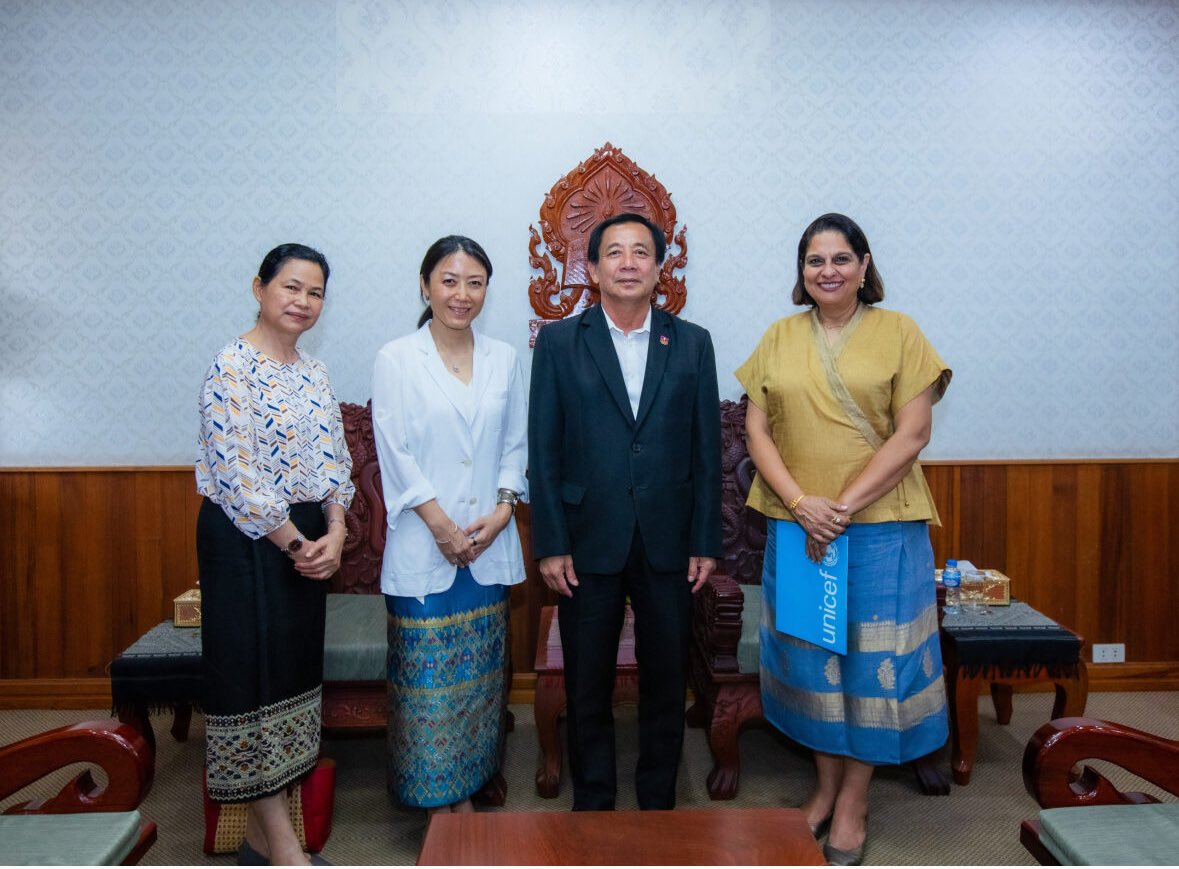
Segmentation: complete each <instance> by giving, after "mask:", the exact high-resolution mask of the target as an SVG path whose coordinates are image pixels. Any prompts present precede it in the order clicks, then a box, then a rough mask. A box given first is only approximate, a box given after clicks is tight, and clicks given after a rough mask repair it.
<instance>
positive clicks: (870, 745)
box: [761, 522, 949, 764]
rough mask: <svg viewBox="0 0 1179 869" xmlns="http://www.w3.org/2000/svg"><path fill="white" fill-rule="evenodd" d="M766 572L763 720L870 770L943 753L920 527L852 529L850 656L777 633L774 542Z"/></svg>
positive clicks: (929, 561) (925, 543) (944, 728)
mask: <svg viewBox="0 0 1179 869" xmlns="http://www.w3.org/2000/svg"><path fill="white" fill-rule="evenodd" d="M769 525H770V529H769V530H770V534H769V537H768V539H767V540H766V555H765V565H764V567H763V572H762V596H763V607H762V621H761V693H762V705H763V707H764V710H765V716H766V719H767V720H769V721H770V723H772V724H773V725H774V726H775V727H777V728H778V729H779V730H781V731H782V732H783V733H785V734H786V735H787V736H789V737H790V738H791V739H793V740H794V741H796V742H799V743H801V744H802V745H805V746H808V747H809V748H812V749H814V750H816V751H822V752H826V753H828V754H836V755H842V756H845V757H852V758H855V759H856V760H860V761H863V762H865V763H871V764H897V763H905V762H908V761H910V760H915V759H916V758H919V757H921V756H922V755H925V754H928V753H929V752H931V751H934V750H936V749H938V748H940V747H941V746H942V745H943V744H945V741H946V737H947V734H948V728H949V724H948V719H947V717H946V690H945V683H944V680H943V679H942V656H941V648H940V646H939V643H938V627H937V592H936V587H935V585H934V577H933V549H932V547H931V546H930V543H929V529H928V528H927V527H926V524H925V523H924V522H882V523H875V524H864V525H855V524H853V525H851V526H850V527H849V528H848V529H847V532H846V533H847V537H848V641H847V655H846V656H844V655H837V654H834V653H833V652H829V651H827V650H826V649H821V648H819V647H818V646H815V645H812V644H811V643H807V642H805V641H803V640H799V639H796V638H794V637H791V636H787V635H786V634H782V633H779V632H778V631H777V630H775V629H774V613H775V609H776V601H775V588H776V580H777V577H776V576H775V571H776V564H777V558H776V535H775V533H774V531H775V529H774V523H773V522H771V523H769Z"/></svg>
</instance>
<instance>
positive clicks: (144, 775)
mask: <svg viewBox="0 0 1179 869" xmlns="http://www.w3.org/2000/svg"><path fill="white" fill-rule="evenodd" d="M74 763H88V764H91V765H93V766H97V767H101V768H102V770H103V772H105V773H106V777H107V784H106V785H105V786H101V785H98V784H97V783H95V781H94V778H93V776H91V774H90V771H89V770H86V771H84V772H82V773H80V774H79V775H77V776H76V777H74V779H73V780H72V781H70V782H69V783H68V784H67V785H66V786H65V787H63V788H62V789H61V790H60V791H59V792H58V793H57V794H56V795H54V796H51V797H48V798H45V799H40V800H33V801H30V802H26V803H20V804H19V805H15V806H12V807H10V808H8V809H7V810H5V812H4V814H7V815H16V814H22V815H23V814H64V813H72V812H85V811H95V812H129V811H131V810H132V809H134V808H135V807H136V806H138V805H139V804H140V803H141V802H142V801H143V798H144V797H145V796H147V792H148V790H149V789H150V787H151V780H152V771H153V766H154V760H153V757H152V751H151V748H149V747H148V744H147V741H146V740H144V738H143V737H142V736H140V735H139V732H138V731H136V730H135V728H133V727H131V726H130V725H128V724H121V723H120V722H118V721H114V720H104V721H84V722H82V723H81V724H72V725H69V726H67V727H59V728H57V729H56V730H49V731H46V732H45V733H39V734H37V735H36V736H30V737H29V738H28V739H22V740H20V741H19V742H14V743H12V744H11V745H6V746H4V747H3V748H0V799H4V798H6V797H9V796H11V795H12V794H14V793H16V792H17V791H19V790H21V788H24V787H27V786H28V785H30V784H32V783H33V782H36V781H39V780H40V779H42V778H44V777H45V776H47V775H49V774H50V773H53V772H55V771H57V770H59V769H61V768H62V767H65V766H69V765H70V764H74Z"/></svg>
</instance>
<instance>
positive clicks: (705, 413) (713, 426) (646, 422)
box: [528, 305, 722, 573]
mask: <svg viewBox="0 0 1179 869" xmlns="http://www.w3.org/2000/svg"><path fill="white" fill-rule="evenodd" d="M650 342H651V343H650V344H649V346H648V351H647V368H646V374H645V376H644V379H643V392H642V396H641V397H640V400H639V411H638V414H637V417H636V415H635V414H633V413H632V412H631V407H630V400H629V399H628V398H627V394H626V385H625V382H624V381H623V378H622V369H621V367H620V366H619V363H618V356H617V354H616V353H615V350H614V344H613V342H612V341H611V339H610V333H609V327H608V325H607V324H606V317H605V314H604V313H603V312H602V309H601V306H600V305H595V306H594V307H592V308H590V309H589V310H587V311H584V312H583V313H581V314H579V315H578V316H576V317H571V318H569V319H567V320H562V321H561V322H559V323H553V324H552V325H549V326H546V327H545V328H544V329H542V330H541V331H540V334H539V335H538V336H537V340H536V350H535V355H534V356H533V359H532V383H531V389H530V399H529V405H528V488H529V500H530V502H531V516H532V554H533V556H535V557H536V558H538V559H539V558H545V557H547V556H551V555H566V554H571V555H572V556H573V566H574V569H575V570H576V571H578V572H579V573H580V572H586V573H618V572H620V571H621V570H622V568H623V566H624V565H625V562H626V558H627V554H628V552H629V551H630V545H631V540H632V538H633V536H634V528H635V524H636V523H637V524H638V527H639V530H640V533H641V536H642V540H643V544H644V547H645V549H646V555H647V560H648V561H649V562H650V563H651V566H652V567H653V568H654V569H655V570H657V571H660V572H668V573H670V572H674V571H678V570H686V568H687V564H688V557H689V556H693V555H700V556H712V557H714V558H718V559H719V558H720V557H721V555H722V549H721V522H720V494H721V491H720V459H721V455H720V407H719V400H718V395H717V383H716V360H715V358H714V355H713V349H712V339H711V338H710V337H709V334H708V332H707V331H706V330H705V329H703V328H701V327H700V326H696V325H694V324H692V323H688V322H686V321H684V320H681V319H679V318H677V317H673V316H671V315H670V314H668V313H666V312H664V311H661V310H659V309H658V308H653V309H652V311H651V334H650Z"/></svg>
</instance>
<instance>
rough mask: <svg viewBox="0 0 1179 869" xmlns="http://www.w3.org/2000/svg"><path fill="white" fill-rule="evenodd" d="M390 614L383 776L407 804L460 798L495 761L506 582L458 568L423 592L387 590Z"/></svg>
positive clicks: (500, 726)
mask: <svg viewBox="0 0 1179 869" xmlns="http://www.w3.org/2000/svg"><path fill="white" fill-rule="evenodd" d="M385 607H386V609H387V610H388V612H389V659H388V674H389V724H388V734H389V736H388V743H387V749H388V751H387V772H388V780H387V784H388V787H389V792H390V793H391V794H393V796H395V797H396V798H397V799H398V800H399V801H400V802H401V803H403V804H404V805H407V806H420V807H425V808H429V807H434V806H445V805H449V804H450V803H455V802H458V801H460V800H463V799H466V798H467V797H469V796H471V795H472V794H473V793H475V792H476V791H478V790H479V789H480V788H481V787H483V785H484V784H486V783H487V782H488V781H489V780H490V779H491V778H492V776H494V775H495V773H496V771H497V770H498V769H499V766H500V748H501V744H502V742H503V736H504V713H505V705H504V703H505V694H506V691H505V688H506V684H507V683H506V681H505V678H506V667H505V654H506V651H505V642H506V637H507V625H508V589H507V586H503V585H491V586H482V585H479V584H478V583H476V582H475V579H474V578H473V577H472V576H471V571H470V570H469V569H467V568H465V567H464V568H460V569H459V570H458V572H457V573H456V575H455V580H454V585H452V586H451V587H450V588H449V589H447V590H446V591H444V592H441V593H439V594H431V595H427V596H426V598H425V603H419V602H418V599H417V598H413V597H394V596H392V595H385Z"/></svg>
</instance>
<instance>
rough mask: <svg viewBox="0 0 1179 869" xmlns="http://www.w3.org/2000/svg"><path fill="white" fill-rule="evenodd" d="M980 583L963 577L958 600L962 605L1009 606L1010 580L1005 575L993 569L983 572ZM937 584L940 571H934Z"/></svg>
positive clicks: (939, 579) (940, 578)
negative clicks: (975, 603) (968, 580)
mask: <svg viewBox="0 0 1179 869" xmlns="http://www.w3.org/2000/svg"><path fill="white" fill-rule="evenodd" d="M982 573H983V574H984V576H983V581H982V583H974V582H967V581H966V580H965V577H963V582H962V585H961V587H960V588H961V594H960V599H961V601H962V603H971V602H977V603H981V604H986V605H987V606H1009V605H1010V604H1011V580H1010V579H1009V578H1008V577H1007V574H1005V573H1001V572H1000V571H998V570H995V569H994V568H987V569H986V570H983V571H982ZM934 578H935V579H936V580H937V582H938V584H939V585H940V584H941V581H942V572H941V570H940V569H938V570H935V571H934Z"/></svg>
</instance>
